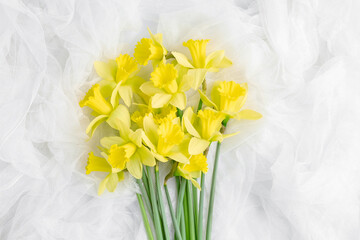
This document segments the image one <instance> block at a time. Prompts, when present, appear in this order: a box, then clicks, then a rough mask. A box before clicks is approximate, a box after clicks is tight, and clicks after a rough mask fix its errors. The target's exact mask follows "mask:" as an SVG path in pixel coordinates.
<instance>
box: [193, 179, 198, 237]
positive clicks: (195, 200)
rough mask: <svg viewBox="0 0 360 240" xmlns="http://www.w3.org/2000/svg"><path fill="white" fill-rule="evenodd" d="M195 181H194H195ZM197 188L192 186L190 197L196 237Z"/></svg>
mask: <svg viewBox="0 0 360 240" xmlns="http://www.w3.org/2000/svg"><path fill="white" fill-rule="evenodd" d="M195 181H196V179H195ZM191 185H192V184H191ZM197 190H198V189H197V188H196V187H195V186H194V185H192V197H193V208H194V226H195V235H196V236H197V221H198V220H197V219H198V192H197Z"/></svg>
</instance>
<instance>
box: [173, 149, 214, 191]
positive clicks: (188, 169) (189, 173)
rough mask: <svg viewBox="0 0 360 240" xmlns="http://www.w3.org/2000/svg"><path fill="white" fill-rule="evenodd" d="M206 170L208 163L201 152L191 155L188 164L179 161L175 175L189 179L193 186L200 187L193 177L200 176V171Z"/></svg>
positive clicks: (204, 171)
mask: <svg viewBox="0 0 360 240" xmlns="http://www.w3.org/2000/svg"><path fill="white" fill-rule="evenodd" d="M207 171H208V164H207V159H206V157H205V156H204V155H203V154H198V155H192V156H191V157H190V159H189V163H188V164H186V163H179V164H178V166H177V169H176V171H175V175H176V176H182V177H183V178H185V179H188V180H190V181H191V182H192V184H194V186H195V187H197V188H198V189H200V186H199V183H198V182H197V181H196V180H195V179H196V178H199V177H200V175H201V172H203V173H207ZM200 190H201V189H200Z"/></svg>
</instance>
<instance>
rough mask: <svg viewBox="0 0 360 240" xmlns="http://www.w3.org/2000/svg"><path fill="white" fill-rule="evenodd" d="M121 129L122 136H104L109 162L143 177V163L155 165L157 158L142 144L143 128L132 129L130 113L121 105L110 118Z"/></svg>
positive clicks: (101, 141)
mask: <svg viewBox="0 0 360 240" xmlns="http://www.w3.org/2000/svg"><path fill="white" fill-rule="evenodd" d="M108 121H110V122H111V124H113V125H115V126H116V128H117V129H118V130H119V133H120V136H114V137H104V138H102V139H101V140H100V143H101V145H102V146H103V147H104V148H106V149H108V162H109V164H110V165H111V167H112V168H113V169H116V170H117V171H122V170H124V169H127V170H128V171H129V173H130V174H131V175H132V176H134V177H135V178H137V179H140V178H141V177H142V170H143V167H142V165H143V164H144V165H147V166H154V165H155V159H154V156H153V155H152V153H151V151H150V150H149V149H147V148H146V147H145V146H144V145H142V141H143V136H144V132H143V131H142V129H137V130H136V131H133V130H131V129H130V125H131V122H130V113H129V111H128V109H127V108H126V107H125V106H123V105H119V107H118V114H117V115H116V117H115V116H112V118H110V119H108Z"/></svg>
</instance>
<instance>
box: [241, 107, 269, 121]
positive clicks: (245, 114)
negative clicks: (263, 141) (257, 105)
mask: <svg viewBox="0 0 360 240" xmlns="http://www.w3.org/2000/svg"><path fill="white" fill-rule="evenodd" d="M235 118H236V119H238V120H240V119H247V120H258V119H260V118H262V115H261V114H260V113H258V112H256V111H254V110H250V109H244V110H242V111H240V112H238V113H237V114H236V115H235Z"/></svg>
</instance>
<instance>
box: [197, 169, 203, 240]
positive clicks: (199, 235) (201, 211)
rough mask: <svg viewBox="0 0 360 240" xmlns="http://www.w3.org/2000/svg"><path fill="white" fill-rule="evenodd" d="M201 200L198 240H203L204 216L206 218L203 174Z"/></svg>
mask: <svg viewBox="0 0 360 240" xmlns="http://www.w3.org/2000/svg"><path fill="white" fill-rule="evenodd" d="M200 187H201V190H200V200H199V217H198V222H197V239H199V240H201V239H202V234H203V216H204V196H205V174H204V173H203V172H201V183H200Z"/></svg>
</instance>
